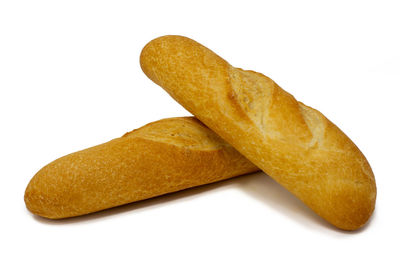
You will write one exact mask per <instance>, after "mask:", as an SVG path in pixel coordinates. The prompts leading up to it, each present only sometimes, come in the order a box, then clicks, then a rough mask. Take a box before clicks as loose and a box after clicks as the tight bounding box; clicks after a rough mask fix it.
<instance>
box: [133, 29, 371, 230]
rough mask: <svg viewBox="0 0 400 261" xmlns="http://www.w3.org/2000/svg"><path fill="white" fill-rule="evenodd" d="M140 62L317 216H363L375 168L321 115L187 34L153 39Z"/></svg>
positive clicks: (350, 220)
mask: <svg viewBox="0 0 400 261" xmlns="http://www.w3.org/2000/svg"><path fill="white" fill-rule="evenodd" d="M140 63H141V67H142V70H143V72H144V73H145V74H146V75H147V76H148V77H149V78H150V79H151V80H152V81H154V82H155V83H156V84H158V85H160V86H161V87H162V88H164V89H165V90H166V91H167V92H168V93H169V94H170V95H171V96H172V97H173V98H174V99H175V100H176V101H177V102H179V103H180V104H181V105H183V107H185V108H186V109H187V110H188V111H190V112H191V113H192V114H194V115H195V116H196V117H197V118H198V119H199V120H201V121H202V122H203V123H204V124H205V125H207V126H208V127H209V128H210V129H212V130H213V131H215V132H216V133H217V134H218V135H220V137H222V138H223V139H224V140H225V141H227V142H228V143H230V144H231V145H232V146H233V147H234V148H236V149H237V150H238V151H239V152H240V153H241V154H243V155H244V156H245V157H246V158H247V159H249V160H250V161H252V162H253V163H254V164H255V165H256V166H258V167H259V168H260V169H261V170H263V171H264V172H265V173H267V174H268V175H270V176H271V177H272V178H273V179H275V180H276V181H277V182H278V183H280V184H281V185H283V186H284V187H285V188H286V189H288V190H289V191H290V192H292V193H293V194H294V195H296V196H297V197H298V198H299V199H300V200H302V201H303V202H304V203H305V204H306V205H308V206H309V207H310V208H311V209H313V210H314V211H315V212H316V213H317V214H318V215H320V216H321V217H323V218H324V219H326V220H327V221H328V222H330V223H331V224H333V225H335V226H336V227H338V228H341V229H344V230H355V229H358V228H360V227H361V226H363V225H364V224H365V223H366V222H367V220H368V219H369V217H370V216H371V214H372V212H373V210H374V207H375V199H376V185H375V178H374V174H373V172H372V170H371V167H370V165H369V164H368V162H367V160H366V158H365V157H364V155H363V154H362V153H361V151H360V150H359V149H358V148H357V147H356V145H355V144H354V143H353V142H352V141H351V140H350V139H349V138H348V137H347V136H346V135H345V134H344V133H343V132H342V131H341V130H340V129H339V128H338V127H336V126H335V125H334V124H333V123H332V122H330V121H329V120H328V119H327V118H326V117H325V116H324V115H323V114H322V113H320V112H319V111H317V110H315V109H313V108H311V107H308V106H306V105H304V104H303V103H301V102H298V101H297V100H296V99H295V98H294V97H293V96H292V95H291V94H289V93H287V92H286V91H284V90H283V89H282V88H280V87H279V86H278V85H277V84H276V83H275V82H274V81H273V80H271V79H270V78H268V77H266V76H264V75H263V74H261V73H257V72H254V71H246V70H242V69H239V68H235V67H232V66H231V65H230V64H229V63H228V62H226V61H225V60H224V59H222V58H221V57H219V56H218V55H216V54H215V53H213V52H212V51H211V50H209V49H207V48H206V47H204V46H202V45H201V44H199V43H197V42H195V41H193V40H191V39H189V38H186V37H182V36H164V37H160V38H157V39H154V40H152V41H151V42H150V43H148V44H147V45H146V46H145V47H144V48H143V51H142V53H141V56H140Z"/></svg>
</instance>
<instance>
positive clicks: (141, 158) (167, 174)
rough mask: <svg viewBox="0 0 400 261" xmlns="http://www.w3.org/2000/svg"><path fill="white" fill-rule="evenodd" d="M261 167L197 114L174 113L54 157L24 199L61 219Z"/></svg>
mask: <svg viewBox="0 0 400 261" xmlns="http://www.w3.org/2000/svg"><path fill="white" fill-rule="evenodd" d="M257 170H258V168H257V167H256V166H254V165H253V164H252V163H251V162H249V161H248V160H247V159H245V158H244V157H243V156H242V155H241V154H239V153H238V152H237V151H236V150H235V149H233V148H232V147H231V146H230V145H229V144H227V143H226V142H224V141H223V140H222V139H221V138H220V137H218V136H217V135H216V134H215V133H213V132H212V131H211V130H210V129H208V128H207V127H206V126H204V125H203V124H202V123H201V122H199V121H198V120H197V119H196V118H194V117H181V118H170V119H164V120H160V121H157V122H153V123H150V124H148V125H145V126H144V127H142V128H140V129H137V130H134V131H132V132H129V133H127V134H125V135H124V136H122V137H121V138H117V139H114V140H111V141H109V142H107V143H104V144H101V145H98V146H95V147H91V148H88V149H85V150H82V151H78V152H75V153H72V154H69V155H67V156H64V157H62V158H59V159H57V160H55V161H53V162H51V163H50V164H48V165H47V166H45V167H44V168H42V169H41V170H40V171H39V172H38V173H37V174H36V175H35V176H34V177H33V178H32V180H31V181H30V183H29V185H28V186H27V188H26V191H25V203H26V207H27V208H28V209H29V210H30V211H31V212H32V213H34V214H36V215H39V216H42V217H46V218H50V219H60V218H67V217H73V216H79V215H84V214H88V213H91V212H95V211H99V210H103V209H107V208H111V207H115V206H119V205H123V204H127V203H130V202H134V201H138V200H143V199H148V198H151V197H155V196H159V195H162V194H166V193H170V192H175V191H178V190H183V189H186V188H190V187H194V186H199V185H203V184H208V183H211V182H216V181H220V180H223V179H228V178H231V177H235V176H238V175H242V174H246V173H250V172H254V171H257Z"/></svg>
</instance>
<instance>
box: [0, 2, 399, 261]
mask: <svg viewBox="0 0 400 261" xmlns="http://www.w3.org/2000/svg"><path fill="white" fill-rule="evenodd" d="M165 34H180V35H185V36H188V37H191V38H193V39H195V40H197V41H198V42H200V43H202V44H204V45H206V46H207V47H209V48H211V49H212V50H214V51H215V52H216V53H218V54H219V55H221V56H222V57H223V58H225V59H227V60H228V61H229V62H230V63H231V64H232V65H234V66H237V67H242V68H245V69H252V70H256V71H259V72H262V73H264V74H266V75H268V76H270V77H271V78H272V79H274V80H275V81H276V82H277V83H278V84H280V86H282V87H283V88H284V89H285V90H287V91H289V92H290V93H292V94H293V95H294V96H295V97H296V98H297V99H298V100H300V101H303V102H304V103H306V104H308V105H310V106H312V107H314V108H317V109H319V110H320V111H321V112H323V113H324V114H325V115H326V116H327V117H328V118H330V119H331V120H332V121H333V122H335V123H336V124H337V125H338V126H339V127H340V128H341V129H342V130H343V131H344V132H345V133H346V134H348V135H349V136H350V137H351V138H352V139H353V141H354V142H355V143H356V144H357V145H358V146H359V148H360V149H361V150H362V151H363V152H364V154H365V155H366V157H367V158H368V160H369V162H370V164H371V165H372V167H373V170H374V172H375V176H376V180H377V186H378V198H377V204H376V211H375V214H374V215H373V217H372V218H371V221H370V222H369V223H368V225H367V226H366V227H365V228H364V229H361V230H360V231H357V232H351V233H349V232H343V231H340V230H337V229H335V228H333V227H332V226H330V225H329V224H327V223H326V222H325V221H323V220H322V219H320V218H319V217H317V216H316V215H315V214H314V213H313V212H311V211H310V210H309V209H308V208H307V207H305V206H304V205H303V204H302V203H301V202H300V201H298V200H297V199H296V198H294V197H293V196H291V195H290V194H289V193H288V192H287V191H285V190H284V189H282V188H281V187H280V186H279V185H278V184H276V183H275V182H273V181H272V180H271V179H270V178H269V177H268V176H267V175H265V174H262V173H258V174H253V175H250V176H244V177H241V178H236V179H232V180H229V181H226V182H220V183H217V184H212V185H209V186H204V187H201V188H197V189H192V190H187V191H184V192H179V193H175V194H172V195H168V196H165V197H160V198H157V199H153V200H147V201H144V202H139V203H134V204H130V205H127V206H123V207H119V208H116V209H112V210H108V211H103V212H100V213H97V214H93V215H89V216H85V217H81V218H73V219H68V220H64V221H49V220H45V219H42V218H38V217H35V216H33V215H32V214H30V213H29V212H28V211H27V210H26V209H25V205H24V201H23V195H24V190H25V187H26V185H27V184H28V182H29V180H30V178H31V177H32V176H33V175H34V174H35V173H36V172H37V171H38V170H39V169H40V168H41V167H43V166H44V165H45V164H47V163H49V162H50V161H52V160H54V159H56V158H58V157H60V156H62V155H65V154H68V153H70V152H73V151H76V150H80V149H84V148H86V147H90V146H93V145H96V144H99V143H103V142H105V141H108V140H110V139H112V138H116V137H118V136H120V135H122V134H124V133H125V132H127V131H129V130H132V129H134V128H137V127H140V126H142V125H144V124H146V123H148V122H151V121H154V120H158V119H161V118H166V117H173V116H183V115H189V113H188V112H186V111H185V110H184V109H183V108H182V107H181V106H180V105H179V104H177V103H175V102H174V101H173V100H172V99H171V98H170V97H169V96H168V95H167V94H166V93H165V92H164V91H163V90H162V89H161V88H160V87H158V86H156V85H155V84H154V83H152V82H151V81H150V80H149V79H147V78H146V76H145V75H144V74H143V73H142V71H141V69H140V66H139V54H140V51H141V49H142V47H143V46H144V45H145V44H146V43H147V42H148V41H150V40H151V39H153V38H155V37H158V36H161V35H165ZM399 76H400V5H399V1H282V0H281V1H172V0H168V1H83V0H79V1H16V0H14V1H1V2H0V115H1V118H0V122H1V127H0V133H1V135H0V153H1V154H0V158H1V164H0V179H1V180H0V193H1V196H0V201H1V202H0V206H1V213H0V239H1V243H0V249H1V250H0V259H1V260H281V259H286V260H293V259H296V260H351V259H352V260H381V259H385V258H384V256H386V260H396V259H397V260H399V258H400V254H399V252H398V249H396V248H398V245H399V239H398V238H399V232H400V231H399V220H400V210H399V199H400V192H399V189H398V187H399V186H400V175H399V174H400V173H399V167H398V162H399V160H400V159H399V156H400V152H399V150H398V148H399V147H400V142H399V133H400V123H399V112H400V105H399V98H400V90H399V89H400V78H399ZM289 258H290V259H289Z"/></svg>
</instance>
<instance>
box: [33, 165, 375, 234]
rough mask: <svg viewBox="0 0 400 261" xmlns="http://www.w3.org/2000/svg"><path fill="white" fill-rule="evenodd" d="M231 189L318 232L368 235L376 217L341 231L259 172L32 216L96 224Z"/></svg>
mask: <svg viewBox="0 0 400 261" xmlns="http://www.w3.org/2000/svg"><path fill="white" fill-rule="evenodd" d="M228 187H230V188H237V189H239V190H242V191H243V192H245V193H246V194H248V195H249V196H251V197H253V198H254V199H255V200H259V201H260V202H262V203H263V204H265V206H266V207H269V208H273V209H275V210H276V211H277V212H279V213H282V214H283V215H286V216H288V217H290V218H291V219H293V220H295V221H297V222H298V223H299V224H301V225H303V226H306V227H310V228H316V229H318V228H321V227H323V228H327V229H328V230H331V231H338V232H339V231H340V232H342V233H345V234H354V233H360V232H362V231H364V230H365V229H366V228H367V227H368V226H369V224H370V222H371V220H372V219H373V216H372V217H371V218H370V220H369V222H368V223H367V224H366V225H365V226H364V227H363V228H361V229H359V230H356V231H344V230H340V229H338V228H336V227H334V226H332V225H330V224H329V223H328V222H326V221H325V220H324V219H322V218H321V217H319V216H318V215H317V214H315V213H314V212H313V211H312V210H311V209H310V208H308V207H307V206H306V205H305V204H304V203H303V202H301V201H300V200H299V199H298V198H296V197H295V196H294V195H292V194H291V193H290V192H289V191H287V190H286V189H285V188H283V187H282V186H280V185H279V184H278V183H276V182H275V181H274V180H273V179H272V178H270V177H269V176H268V175H266V174H264V173H263V172H257V173H253V174H248V175H244V176H240V177H236V178H232V179H228V180H224V181H220V182H216V183H212V184H208V185H203V186H199V187H195V188H190V189H186V190H182V191H179V192H174V193H170V194H167V195H162V196H158V197H155V198H151V199H146V200H142V201H139V202H134V203H130V204H127V205H123V206H119V207H114V208H111V209H106V210H102V211H99V212H96V213H92V214H88V215H84V216H79V217H73V218H66V219H60V220H51V219H47V218H42V217H39V216H36V215H32V216H34V218H35V219H36V220H37V221H39V222H41V223H45V224H50V225H59V224H73V223H81V222H93V221H96V220H102V219H105V218H109V217H112V216H114V215H117V214H118V215H121V214H124V213H129V212H131V211H135V212H137V211H145V210H146V209H149V208H154V207H160V205H162V204H169V203H171V202H174V201H178V200H179V201H182V200H190V199H191V198H193V197H197V196H201V193H205V192H207V191H216V190H224V189H227V188H228Z"/></svg>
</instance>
